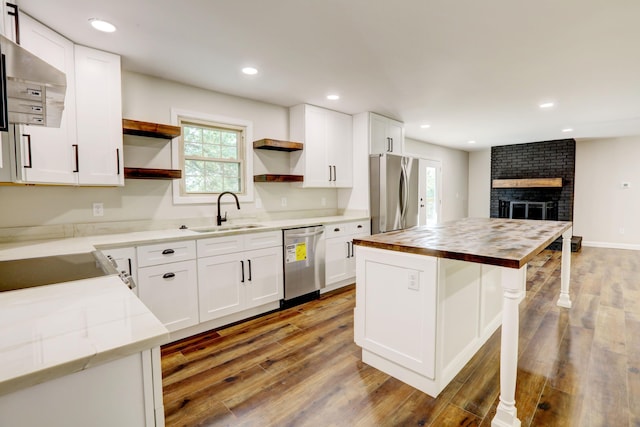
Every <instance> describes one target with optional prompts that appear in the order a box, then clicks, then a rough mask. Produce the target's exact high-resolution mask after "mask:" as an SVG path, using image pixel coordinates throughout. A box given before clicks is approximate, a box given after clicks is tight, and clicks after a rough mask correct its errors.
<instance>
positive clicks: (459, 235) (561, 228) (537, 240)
mask: <svg viewBox="0 0 640 427" xmlns="http://www.w3.org/2000/svg"><path fill="white" fill-rule="evenodd" d="M569 228H571V222H567V221H532V220H517V219H498V218H464V219H461V220H456V221H450V222H446V223H443V224H439V225H436V226H421V227H413V228H409V229H405V230H398V231H391V232H388V233H382V234H375V235H373V236H368V237H363V238H358V239H354V241H353V243H354V244H356V245H360V246H368V247H373V248H379V249H387V250H392V251H399V252H408V253H414V254H420V255H429V256H434V257H439V258H450V259H457V260H462V261H469V262H478V263H482V264H491V265H498V266H502V267H510V268H521V267H522V266H524V265H525V264H526V263H527V262H529V261H530V260H531V259H532V258H533V257H534V256H536V255H537V254H538V253H540V251H542V250H543V249H544V248H545V247H547V246H548V245H549V244H550V243H551V242H553V241H554V240H555V239H557V238H558V237H560V236H561V235H562V233H564V232H565V231H566V230H568V229H569Z"/></svg>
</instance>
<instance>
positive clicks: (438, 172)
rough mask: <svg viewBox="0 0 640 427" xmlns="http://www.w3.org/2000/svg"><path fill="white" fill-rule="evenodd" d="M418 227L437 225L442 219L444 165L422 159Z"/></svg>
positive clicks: (437, 161) (436, 161)
mask: <svg viewBox="0 0 640 427" xmlns="http://www.w3.org/2000/svg"><path fill="white" fill-rule="evenodd" d="M419 176H420V184H419V188H418V191H419V202H420V205H419V206H420V212H419V215H418V225H435V224H437V223H438V222H440V220H441V218H442V163H441V162H440V161H439V160H428V159H420V174H419Z"/></svg>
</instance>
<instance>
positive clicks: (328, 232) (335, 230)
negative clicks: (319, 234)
mask: <svg viewBox="0 0 640 427" xmlns="http://www.w3.org/2000/svg"><path fill="white" fill-rule="evenodd" d="M347 234H351V232H350V230H349V226H348V223H345V222H341V223H336V224H327V225H325V226H324V237H325V239H331V238H333V237H340V236H346V235H347Z"/></svg>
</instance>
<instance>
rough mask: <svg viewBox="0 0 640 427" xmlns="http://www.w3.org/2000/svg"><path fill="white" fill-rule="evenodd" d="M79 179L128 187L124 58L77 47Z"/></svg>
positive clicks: (84, 182)
mask: <svg viewBox="0 0 640 427" xmlns="http://www.w3.org/2000/svg"><path fill="white" fill-rule="evenodd" d="M75 64H76V68H75V72H76V107H77V113H76V114H77V132H78V147H79V154H78V162H79V167H78V174H79V177H78V180H79V183H80V184H83V185H124V169H123V161H122V87H121V82H120V80H121V71H120V56H118V55H114V54H111V53H107V52H102V51H99V50H96V49H91V48H88V47H84V46H78V45H76V46H75Z"/></svg>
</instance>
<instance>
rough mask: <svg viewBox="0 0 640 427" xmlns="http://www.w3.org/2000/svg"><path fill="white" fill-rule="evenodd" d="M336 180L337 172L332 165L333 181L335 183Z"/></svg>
mask: <svg viewBox="0 0 640 427" xmlns="http://www.w3.org/2000/svg"><path fill="white" fill-rule="evenodd" d="M337 179H338V171H337V170H336V165H333V181H334V182H335V181H336V180H337Z"/></svg>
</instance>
